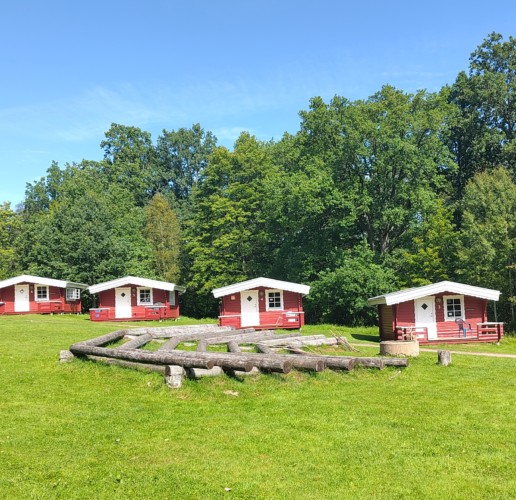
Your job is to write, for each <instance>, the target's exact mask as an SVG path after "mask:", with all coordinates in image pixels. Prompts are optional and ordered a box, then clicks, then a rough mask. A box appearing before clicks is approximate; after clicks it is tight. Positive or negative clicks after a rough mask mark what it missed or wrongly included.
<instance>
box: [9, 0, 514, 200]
mask: <svg viewBox="0 0 516 500" xmlns="http://www.w3.org/2000/svg"><path fill="white" fill-rule="evenodd" d="M515 27H516V2H513V1H508V0H507V1H506V0H500V1H498V2H493V3H492V4H486V3H485V2H480V1H476V0H471V1H468V2H462V1H458V2H455V1H453V0H448V1H446V2H444V1H441V0H437V1H434V2H407V1H397V0H391V1H389V2H380V1H371V0H362V1H353V2H352V1H347V0H342V1H332V0H319V1H317V2H316V1H310V2H309V1H305V0H296V1H291V0H286V1H281V0H275V1H272V0H263V1H251V0H249V1H247V2H246V1H242V0H240V1H233V0H227V1H224V0H220V1H218V2H216V1H213V0H212V1H209V0H206V1H204V0H189V1H188V2H184V1H182V2H179V1H172V0H170V1H161V0H147V1H146V2H136V1H133V0H125V1H123V2H122V1H118V0H116V1H111V0H103V1H102V2H101V1H99V0H89V1H88V2H70V1H68V0H67V1H56V0H47V1H44V2H42V1H40V0H38V1H36V0H18V1H17V2H14V1H9V2H4V5H3V6H2V9H1V15H0V47H1V50H0V71H1V73H0V74H1V79H0V88H1V92H0V172H1V175H0V203H1V202H3V201H11V202H12V204H13V206H14V205H16V204H17V203H19V202H20V201H22V200H23V197H24V191H25V184H26V183H27V182H33V181H34V180H36V179H39V178H40V177H42V176H44V175H45V174H46V170H47V168H48V167H49V166H50V164H51V162H52V160H55V161H57V162H59V164H60V166H64V165H65V163H67V162H68V163H72V162H80V161H81V160H82V159H89V160H100V159H101V158H102V151H101V149H100V147H99V144H100V142H101V141H102V140H103V138H104V133H105V132H106V131H107V130H108V129H109V127H110V125H111V123H113V122H114V123H121V124H124V125H132V126H136V127H140V128H141V129H143V130H146V131H148V132H150V133H151V134H152V138H153V140H154V141H156V139H157V137H158V136H159V135H160V134H161V132H162V130H163V129H166V130H175V129H178V128H180V127H190V126H191V125H192V124H193V123H200V124H201V126H202V127H203V128H204V129H205V130H210V131H212V132H213V133H214V134H215V135H216V136H217V138H218V143H219V144H220V145H224V146H227V147H229V148H231V147H232V145H233V142H234V140H235V139H236V137H237V136H238V135H239V134H240V132H241V131H243V130H247V131H249V132H251V133H252V134H254V135H256V137H257V138H258V139H261V140H269V139H272V138H274V139H280V138H281V136H282V134H283V132H285V131H288V132H291V133H295V132H296V131H297V130H298V129H299V117H298V112H299V111H300V110H302V109H307V107H308V102H309V99H310V98H311V97H313V96H316V95H320V96H322V97H323V98H324V99H325V100H328V99H330V98H331V97H332V96H333V95H335V94H337V95H341V96H344V97H347V98H349V99H352V100H354V99H362V98H367V97H368V96H370V95H371V94H373V93H374V92H376V91H377V90H379V89H380V88H381V86H382V85H384V84H387V83H388V84H391V85H394V86H396V87H398V88H400V89H402V90H404V91H406V92H413V91H415V90H417V89H421V88H425V89H428V90H429V91H435V90H438V89H439V88H441V87H442V86H443V85H444V84H446V83H453V81H454V79H455V77H456V76H457V73H458V72H459V71H461V70H467V68H468V59H469V55H470V53H471V52H472V51H473V50H474V49H475V48H476V46H477V45H478V44H480V43H481V42H482V40H483V39H484V38H485V37H486V36H487V34H488V33H490V32H492V31H496V32H499V33H502V35H504V37H505V39H508V37H509V35H512V36H514V35H516V33H515Z"/></svg>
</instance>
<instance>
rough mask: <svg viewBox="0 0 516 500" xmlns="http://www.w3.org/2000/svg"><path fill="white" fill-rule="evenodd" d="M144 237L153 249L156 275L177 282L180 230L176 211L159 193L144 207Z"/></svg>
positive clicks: (178, 274)
mask: <svg viewBox="0 0 516 500" xmlns="http://www.w3.org/2000/svg"><path fill="white" fill-rule="evenodd" d="M144 234H145V237H146V238H147V241H148V242H149V243H150V245H151V247H152V251H153V258H154V263H155V270H156V274H157V275H158V277H159V278H160V279H162V280H165V281H170V282H172V283H177V282H178V281H179V276H180V253H181V230H180V225H179V220H178V218H177V216H176V213H175V212H174V210H173V209H172V206H171V205H170V203H169V202H168V200H167V199H166V198H165V196H163V195H162V194H161V193H157V194H156V195H154V197H153V198H152V200H151V201H150V202H149V204H148V205H147V207H146V208H145V230H144Z"/></svg>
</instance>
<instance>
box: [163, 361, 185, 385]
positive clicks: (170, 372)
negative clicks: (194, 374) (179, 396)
mask: <svg viewBox="0 0 516 500" xmlns="http://www.w3.org/2000/svg"><path fill="white" fill-rule="evenodd" d="M184 374H185V370H184V368H183V367H182V366H177V365H167V366H166V367H165V384H167V386H168V387H170V388H171V389H178V388H179V387H181V386H182V385H183V378H184Z"/></svg>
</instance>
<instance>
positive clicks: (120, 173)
mask: <svg viewBox="0 0 516 500" xmlns="http://www.w3.org/2000/svg"><path fill="white" fill-rule="evenodd" d="M515 86H516V39H514V38H512V37H510V38H509V40H507V41H506V40H504V39H503V37H502V36H501V35H499V34H496V33H493V34H491V35H489V36H488V37H487V38H486V39H485V40H484V41H483V43H482V44H481V45H480V46H479V47H478V48H477V49H476V50H475V51H474V52H473V53H472V54H471V58H470V66H469V72H467V73H466V72H461V73H460V74H459V75H458V76H457V78H456V80H455V82H454V83H453V84H451V85H448V86H446V87H445V88H443V89H441V91H440V92H437V93H428V92H425V91H419V92H417V93H415V94H410V93H406V92H403V91H402V90H400V89H396V88H393V87H392V86H388V85H386V86H384V87H382V88H381V89H380V90H379V91H378V92H377V93H375V94H374V95H373V96H371V97H369V98H367V99H364V100H357V101H350V100H348V99H346V98H345V97H341V96H335V97H334V98H333V99H332V100H331V101H330V102H324V100H323V99H321V98H320V97H314V98H313V99H311V100H310V103H309V107H308V109H307V110H303V111H301V112H300V119H301V123H300V128H299V131H298V132H297V133H296V134H294V135H291V134H287V133H286V134H285V135H284V136H283V137H282V138H281V140H278V141H271V142H262V141H258V140H257V139H256V138H255V137H253V136H251V135H249V134H248V133H242V134H241V135H240V137H239V138H238V140H237V141H236V143H235V145H234V149H233V150H232V151H230V150H228V149H227V148H224V147H221V146H217V141H216V138H215V137H214V136H213V134H211V133H210V132H205V131H204V130H203V129H202V127H201V126H200V125H199V124H195V125H193V126H192V127H191V128H190V129H179V130H177V131H167V130H163V131H162V134H161V135H160V136H159V137H158V138H157V141H156V143H153V141H152V138H151V136H150V134H149V133H148V132H145V131H143V130H140V129H139V128H136V127H132V126H125V125H120V124H113V125H112V126H111V128H110V129H109V130H108V131H107V132H106V134H105V139H104V140H103V141H102V142H101V144H100V147H101V148H102V150H103V151H104V159H103V160H102V161H99V162H95V161H86V160H84V161H82V162H81V163H78V164H75V163H74V164H67V165H65V166H64V167H63V168H61V167H60V166H59V165H57V164H56V163H53V164H52V165H51V166H50V168H49V169H48V170H47V175H46V176H45V177H43V178H41V179H40V180H39V181H37V182H34V183H31V184H28V185H27V190H26V196H25V200H24V202H23V204H22V205H21V206H20V207H16V209H13V208H12V207H11V206H10V205H9V203H7V202H5V203H4V204H3V205H0V279H3V278H7V277H10V276H13V275H15V274H16V273H19V272H27V273H31V274H37V275H44V276H49V277H56V278H61V279H70V280H75V281H79V282H84V283H88V284H93V283H96V282H100V281H105V280H109V279H113V278H116V277H120V276H123V275H126V274H135V275H139V276H144V277H149V278H157V279H164V280H170V281H176V282H179V283H181V284H183V285H186V286H187V287H188V292H187V294H186V296H185V298H184V301H183V312H185V313H188V314H191V315H196V316H204V315H215V314H216V310H217V309H216V303H215V301H214V300H213V299H212V297H211V294H210V292H211V290H212V289H213V288H215V287H218V286H223V285H227V284H230V283H232V282H235V281H240V280H244V279H250V278H253V277H257V276H268V277H273V278H277V279H283V280H289V281H295V282H303V283H306V284H310V285H311V286H312V292H311V294H310V296H309V297H308V298H307V301H306V306H307V313H308V320H309V321H312V322H317V321H328V322H336V323H345V324H370V323H372V322H373V321H374V318H375V310H374V308H369V307H367V304H366V301H367V298H368V297H370V296H373V295H376V294H380V293H384V292H388V291H392V290H396V289H399V288H400V287H407V286H417V285H422V284H428V283H431V282H435V281H439V280H443V279H450V280H456V281H460V282H464V283H469V284H473V285H479V286H485V287H492V288H496V289H499V290H501V291H502V293H503V295H502V300H501V303H500V304H499V306H498V315H499V319H501V320H504V321H506V322H512V327H513V328H514V326H515V316H514V305H515V302H516V297H515V296H516V285H515V283H514V282H515V279H516V257H515V253H516V251H515V249H516V217H515V211H516V184H515V180H516V140H515V134H516V106H515V104H516V103H515Z"/></svg>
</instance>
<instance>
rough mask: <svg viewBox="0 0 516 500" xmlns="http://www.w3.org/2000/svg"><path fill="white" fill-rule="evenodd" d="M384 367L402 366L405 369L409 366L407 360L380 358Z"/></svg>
mask: <svg viewBox="0 0 516 500" xmlns="http://www.w3.org/2000/svg"><path fill="white" fill-rule="evenodd" d="M382 359H383V364H384V365H385V366H402V367H407V366H408V365H409V360H408V358H382Z"/></svg>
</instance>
